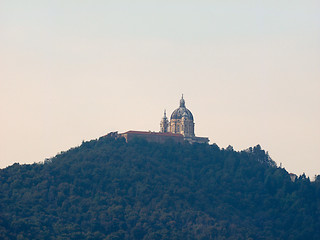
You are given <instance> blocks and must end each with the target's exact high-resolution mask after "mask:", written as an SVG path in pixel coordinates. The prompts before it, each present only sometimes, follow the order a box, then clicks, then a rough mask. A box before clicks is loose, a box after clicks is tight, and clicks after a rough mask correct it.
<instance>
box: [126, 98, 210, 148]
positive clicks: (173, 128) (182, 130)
mask: <svg viewBox="0 0 320 240" xmlns="http://www.w3.org/2000/svg"><path fill="white" fill-rule="evenodd" d="M120 135H121V136H122V137H124V138H125V139H126V141H130V140H131V139H133V138H135V137H141V138H144V139H146V140H147V141H150V142H165V141H166V140H167V139H169V138H170V139H172V140H174V141H176V142H183V141H188V142H189V143H208V142H209V139H208V138H206V137H196V136H195V134H194V119H193V115H192V113H191V112H190V110H189V109H187V108H186V103H185V101H184V99H183V95H182V98H181V100H180V106H179V108H177V109H176V110H174V111H173V112H172V114H171V117H170V122H169V120H168V118H167V116H166V111H164V116H163V118H162V120H161V122H160V132H151V131H149V132H143V131H128V132H125V133H122V134H120Z"/></svg>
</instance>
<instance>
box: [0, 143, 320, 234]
mask: <svg viewBox="0 0 320 240" xmlns="http://www.w3.org/2000/svg"><path fill="white" fill-rule="evenodd" d="M0 239H113V240H114V239H290V240H291V239H311V240H312V239H320V176H318V177H317V179H316V181H314V182H311V181H310V179H309V178H307V177H306V176H305V175H302V176H300V177H298V179H297V180H296V181H295V182H292V181H291V179H290V176H289V174H288V173H287V172H286V170H285V169H282V168H277V166H276V164H275V163H274V162H273V161H272V160H271V158H270V157H269V156H268V154H267V153H266V152H265V151H264V150H262V149H261V147H260V146H259V145H258V146H256V147H254V148H250V149H248V150H246V151H241V152H236V151H234V150H233V149H232V147H228V148H227V149H220V148H219V147H218V146H217V145H215V144H213V145H206V144H193V145H190V144H188V143H185V144H177V143H174V142H167V143H165V144H157V143H148V142H146V141H144V140H142V139H136V140H134V141H132V142H129V143H126V142H125V141H124V140H123V139H115V138H113V137H104V138H100V139H99V140H92V141H89V142H84V143H83V144H82V145H81V146H80V147H77V148H73V149H70V150H69V151H67V152H64V153H61V154H59V155H57V156H56V157H54V158H52V159H50V160H47V161H45V163H43V164H32V165H19V164H14V165H12V166H10V167H7V168H5V169H2V170H0Z"/></svg>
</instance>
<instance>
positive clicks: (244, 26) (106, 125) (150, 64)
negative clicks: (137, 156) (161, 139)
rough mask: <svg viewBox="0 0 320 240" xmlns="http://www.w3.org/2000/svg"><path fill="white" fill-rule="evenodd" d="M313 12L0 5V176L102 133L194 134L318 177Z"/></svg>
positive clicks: (273, 3)
mask: <svg viewBox="0 0 320 240" xmlns="http://www.w3.org/2000/svg"><path fill="white" fill-rule="evenodd" d="M319 43H320V1H319V0H315V1H313V0H299V1H298V0H290V1H289V0H288V1H285V0H268V1H231V0H230V1H228V0H223V1H222V0H221V1H199V0H198V1H196V0H189V1H188V0H184V1H182V0H181V1H150V0H148V1H121V0H117V1H102V0H101V1H84V0H68V1H66V0H63V1H62V0H61V1H59V0H55V1H45V0H41V1H40V0H39V1H32V0H30V1H25V0H21V1H16V0H0V111H1V115H0V136H1V139H0V167H6V166H8V165H11V164H13V163H14V162H19V163H33V162H40V161H43V160H44V159H45V158H50V157H52V156H54V155H56V154H57V153H58V152H60V151H65V150H68V149H69V148H70V147H74V146H77V145H79V144H81V142H82V140H90V139H95V138H99V137H100V136H102V135H105V134H107V133H108V132H110V131H119V132H123V131H127V130H153V131H158V130H159V123H160V120H161V117H162V115H163V110H164V109H167V112H168V115H170V114H171V112H172V111H173V110H174V109H175V108H177V107H178V105H179V100H180V97H181V94H182V93H184V96H185V100H186V106H187V107H188V108H189V109H190V110H191V111H192V113H193V115H194V118H195V132H196V135H198V136H207V137H209V138H210V140H211V143H217V144H218V145H219V146H220V147H224V148H225V147H227V146H228V145H229V144H230V145H232V146H233V147H234V148H235V149H236V150H242V149H246V148H248V147H250V146H255V145H257V144H260V145H261V146H262V148H264V149H265V150H267V151H269V154H270V156H271V157H272V158H273V160H275V161H276V162H277V163H278V164H280V162H281V163H282V165H283V167H285V168H286V169H287V170H288V171H289V172H294V173H297V174H302V173H303V172H305V173H306V174H307V175H310V177H311V178H313V176H314V175H315V174H320V154H319V150H320V44H319Z"/></svg>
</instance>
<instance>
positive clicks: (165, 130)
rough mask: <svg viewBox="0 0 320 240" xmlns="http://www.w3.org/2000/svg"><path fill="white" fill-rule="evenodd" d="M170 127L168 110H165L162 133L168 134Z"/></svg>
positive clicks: (161, 125) (161, 124) (161, 123)
mask: <svg viewBox="0 0 320 240" xmlns="http://www.w3.org/2000/svg"><path fill="white" fill-rule="evenodd" d="M168 127H169V121H168V118H167V115H166V110H164V115H163V118H162V120H161V122H160V132H162V133H166V132H168Z"/></svg>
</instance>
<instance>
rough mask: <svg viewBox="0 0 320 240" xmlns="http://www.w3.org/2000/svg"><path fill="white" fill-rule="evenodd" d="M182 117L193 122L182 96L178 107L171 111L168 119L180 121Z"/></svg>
mask: <svg viewBox="0 0 320 240" xmlns="http://www.w3.org/2000/svg"><path fill="white" fill-rule="evenodd" d="M182 117H185V118H187V119H190V120H192V121H193V115H192V113H191V112H190V110H189V109H187V108H186V105H185V101H184V99H183V95H182V98H181V100H180V107H179V108H177V109H176V110H174V111H173V113H172V114H171V118H170V119H181V118H182Z"/></svg>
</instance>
